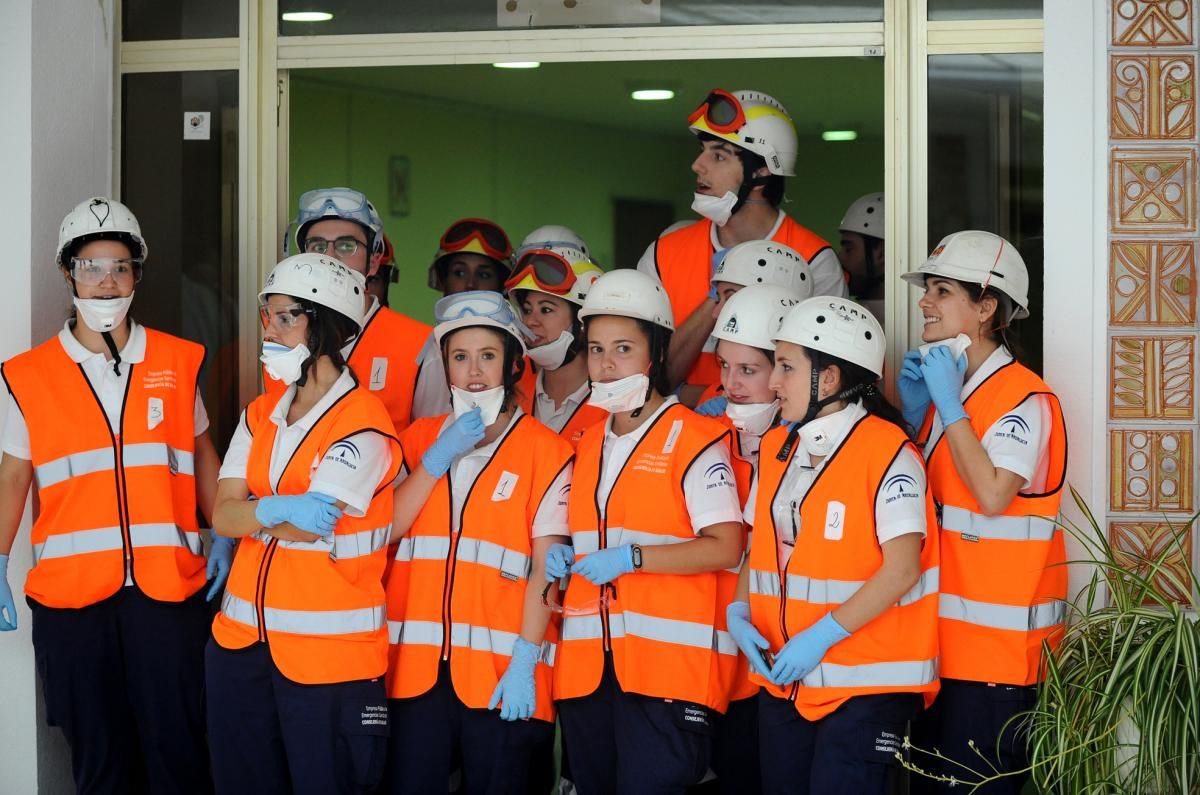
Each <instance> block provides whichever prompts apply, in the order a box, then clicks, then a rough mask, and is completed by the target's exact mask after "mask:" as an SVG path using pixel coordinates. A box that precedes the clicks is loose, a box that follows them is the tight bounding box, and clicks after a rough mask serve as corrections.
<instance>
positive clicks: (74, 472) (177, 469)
mask: <svg viewBox="0 0 1200 795" xmlns="http://www.w3.org/2000/svg"><path fill="white" fill-rule="evenodd" d="M121 460H122V462H123V463H124V466H125V467H126V468H127V469H128V468H130V467H143V466H165V467H167V468H168V469H170V471H171V473H172V474H182V475H192V474H194V473H195V460H194V457H193V455H192V454H191V453H190V452H188V451H186V450H180V449H179V448H177V447H171V446H169V445H166V444H163V443H161V442H143V443H140V444H128V445H125V446H124V447H122V448H121ZM115 465H116V461H115V459H114V458H113V451H112V448H111V447H104V448H100V449H96V450H86V451H84V452H82V453H71V454H70V455H65V456H63V457H62V458H56V459H54V460H53V461H47V462H46V463H44V464H42V465H41V466H39V467H36V468H35V470H34V472H35V474H36V475H37V481H38V487H39V488H43V489H44V488H47V487H49V486H53V485H55V484H57V483H62V482H63V481H65V480H70V479H71V478H73V477H78V476H80V475H91V474H94V473H96V472H105V471H111V470H112V469H113V467H114V466H115Z"/></svg>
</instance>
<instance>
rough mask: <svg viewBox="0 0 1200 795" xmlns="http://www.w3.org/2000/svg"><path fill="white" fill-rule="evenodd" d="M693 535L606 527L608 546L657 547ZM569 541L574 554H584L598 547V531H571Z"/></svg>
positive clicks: (674, 542) (689, 538)
mask: <svg viewBox="0 0 1200 795" xmlns="http://www.w3.org/2000/svg"><path fill="white" fill-rule="evenodd" d="M693 538H695V536H688V537H686V538H683V537H680V536H672V535H665V534H663V533H648V532H646V531H644V530H630V529H629V528H627V527H609V528H608V544H607V546H608V547H610V548H611V547H619V546H623V545H625V544H638V545H639V546H643V547H657V546H664V545H666V544H681V543H683V542H684V541H691V540H692V539H693ZM571 543H572V544H573V545H574V546H575V554H577V555H586V554H588V553H590V552H595V551H596V550H597V549H599V548H600V533H599V531H597V530H582V531H577V532H572V533H571Z"/></svg>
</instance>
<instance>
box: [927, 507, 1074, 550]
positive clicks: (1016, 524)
mask: <svg viewBox="0 0 1200 795" xmlns="http://www.w3.org/2000/svg"><path fill="white" fill-rule="evenodd" d="M942 529H943V530H947V531H949V532H951V533H960V534H962V535H963V536H965V537H967V539H968V540H971V541H978V540H980V539H988V540H993V541H1049V540H1050V539H1052V538H1054V534H1055V533H1058V532H1061V531H1062V528H1061V527H1059V526H1058V525H1057V524H1055V523H1054V520H1053V519H1047V518H1046V517H1044V516H984V515H983V514H979V513H972V512H971V511H968V510H966V509H965V508H955V507H954V506H953V505H943V506H942Z"/></svg>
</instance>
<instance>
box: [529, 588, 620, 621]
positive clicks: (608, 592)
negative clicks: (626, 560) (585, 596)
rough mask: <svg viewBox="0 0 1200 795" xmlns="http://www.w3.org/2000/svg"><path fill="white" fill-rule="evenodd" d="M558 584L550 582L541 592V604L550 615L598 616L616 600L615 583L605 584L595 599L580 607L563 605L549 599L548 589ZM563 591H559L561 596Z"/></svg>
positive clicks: (570, 616) (569, 616)
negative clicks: (547, 609) (548, 610)
mask: <svg viewBox="0 0 1200 795" xmlns="http://www.w3.org/2000/svg"><path fill="white" fill-rule="evenodd" d="M557 583H558V580H551V581H550V582H548V583H546V587H545V588H544V589H543V590H542V604H543V605H545V606H546V607H548V608H549V609H550V612H552V613H559V614H561V615H564V616H566V617H568V618H572V617H574V616H595V615H599V614H600V612H601V611H602V610H607V609H608V608H609V607H611V606H612V603H613V602H615V601H616V599H617V586H616V584H615V583H611V582H606V583H605V584H604V585H601V586H600V592H599V594H597V596H596V598H595V599H589V600H588V601H586V602H584V603H583V604H581V605H578V604H576V605H570V606H567V605H564V604H563V603H562V602H559V601H558V600H557V599H551V598H550V589H551V588H553V587H554V586H555V585H556V584H557ZM562 593H564V592H563V591H561V590H560V591H559V594H560V595H561V594H562Z"/></svg>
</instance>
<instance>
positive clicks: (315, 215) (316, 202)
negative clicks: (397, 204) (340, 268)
mask: <svg viewBox="0 0 1200 795" xmlns="http://www.w3.org/2000/svg"><path fill="white" fill-rule="evenodd" d="M298 204H299V207H298V210H297V213H296V219H295V220H294V221H292V226H295V228H296V250H297V251H304V247H303V245H302V243H303V241H304V238H305V237H306V235H307V233H308V228H309V227H310V226H312V225H313V224H315V223H317V222H318V221H325V220H328V219H333V218H336V219H341V220H343V221H354V222H355V223H357V224H358V225H359V226H361V227H363V228H364V229H366V230H367V231H368V232H370V233H371V239H370V240H368V241H367V242H368V243H370V244H371V251H370V253H371V254H382V253H383V248H384V243H383V219H381V218H380V217H379V213H378V212H377V211H376V210H375V205H373V204H371V202H369V201H367V197H366V196H365V195H363V194H362V193H361V192H359V191H356V190H354V188H316V189H314V190H309V191H305V192H304V193H302V194H301V195H300V201H299V203H298ZM283 242H284V245H285V246H286V245H287V236H286V233H285V235H284V241H283Z"/></svg>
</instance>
